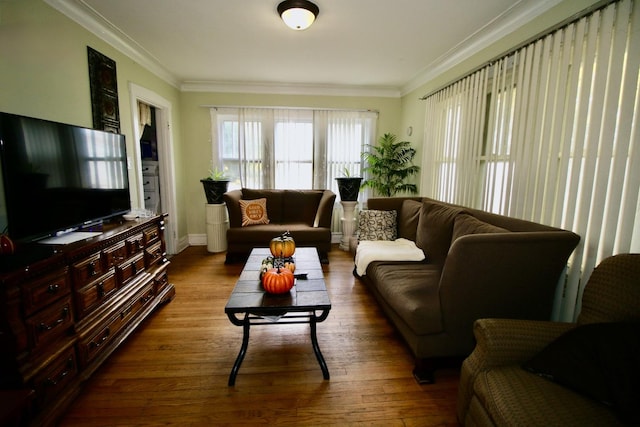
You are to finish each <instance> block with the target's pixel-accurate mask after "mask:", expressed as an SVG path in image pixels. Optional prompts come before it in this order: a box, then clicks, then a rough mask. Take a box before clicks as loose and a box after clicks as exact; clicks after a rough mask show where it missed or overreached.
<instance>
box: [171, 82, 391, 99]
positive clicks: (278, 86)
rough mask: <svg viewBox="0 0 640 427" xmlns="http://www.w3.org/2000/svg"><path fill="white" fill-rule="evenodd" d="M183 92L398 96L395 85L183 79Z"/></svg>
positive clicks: (181, 87) (181, 88)
mask: <svg viewBox="0 0 640 427" xmlns="http://www.w3.org/2000/svg"><path fill="white" fill-rule="evenodd" d="M180 90H181V91H183V92H223V93H255V94H272V95H316V96H317V95H320V96H322V95H327V96H363V97H380V98H400V89H399V88H395V87H374V86H347V85H308V84H294V83H288V84H284V83H266V82H231V81H185V82H183V83H182V85H181V86H180Z"/></svg>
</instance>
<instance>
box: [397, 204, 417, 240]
mask: <svg viewBox="0 0 640 427" xmlns="http://www.w3.org/2000/svg"><path fill="white" fill-rule="evenodd" d="M420 208H422V203H420V202H418V201H416V200H405V201H403V202H402V207H401V208H400V211H399V212H398V237H401V238H403V239H407V240H411V241H413V242H415V241H416V230H417V229H418V220H419V219H420Z"/></svg>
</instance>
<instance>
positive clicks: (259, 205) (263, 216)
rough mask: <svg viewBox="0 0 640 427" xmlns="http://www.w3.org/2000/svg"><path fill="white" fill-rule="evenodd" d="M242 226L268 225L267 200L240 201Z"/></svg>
mask: <svg viewBox="0 0 640 427" xmlns="http://www.w3.org/2000/svg"><path fill="white" fill-rule="evenodd" d="M240 211H241V212H242V226H243V227H246V226H248V225H258V224H269V217H268V216H267V199H266V198H263V199H254V200H240Z"/></svg>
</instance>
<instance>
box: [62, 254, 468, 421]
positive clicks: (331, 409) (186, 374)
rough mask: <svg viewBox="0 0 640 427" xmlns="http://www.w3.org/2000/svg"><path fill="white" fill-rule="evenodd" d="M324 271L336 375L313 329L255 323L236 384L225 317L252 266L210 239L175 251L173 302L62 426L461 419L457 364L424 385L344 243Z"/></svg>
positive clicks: (236, 334) (104, 371)
mask: <svg viewBox="0 0 640 427" xmlns="http://www.w3.org/2000/svg"><path fill="white" fill-rule="evenodd" d="M329 259H330V264H329V265H325V266H323V268H324V272H325V280H326V282H327V288H328V290H329V294H330V296H331V302H332V310H331V313H330V314H329V317H328V319H327V320H326V321H325V322H323V323H319V324H318V328H317V333H318V341H319V344H320V348H321V350H322V353H323V355H324V357H325V360H326V362H327V365H328V368H329V372H330V374H331V379H330V380H328V381H325V380H323V379H322V372H321V371H320V366H319V365H318V362H317V361H316V358H315V356H314V353H313V349H312V347H311V342H310V338H309V326H308V325H278V326H262V327H254V328H252V329H251V336H250V341H249V348H248V350H247V354H246V357H245V360H244V362H243V364H242V366H241V368H240V371H239V373H238V377H237V379H236V384H235V386H234V387H228V386H227V380H228V377H229V372H230V370H231V367H232V366H233V362H234V361H235V358H236V356H237V353H238V350H239V349H240V344H241V341H242V329H241V328H240V327H237V326H233V325H232V324H231V323H230V322H229V320H228V318H227V317H226V315H225V313H224V306H225V304H226V301H227V298H228V296H229V294H230V292H231V290H232V289H233V286H234V284H235V281H236V280H237V277H238V275H239V273H240V271H241V270H242V265H240V264H238V265H225V264H224V254H210V253H208V252H207V250H206V247H205V246H195V247H190V248H188V249H186V250H185V251H183V252H182V253H180V254H178V255H176V256H174V257H173V258H172V260H171V265H170V269H169V278H170V281H171V282H172V283H173V284H174V285H175V287H176V297H175V299H174V300H173V301H172V302H171V303H169V304H167V305H165V306H163V307H161V308H160V309H159V310H158V311H157V312H156V313H155V314H154V315H153V316H151V318H150V319H148V320H147V321H146V322H145V323H144V324H143V325H142V328H141V329H140V330H139V331H137V332H136V333H135V334H134V335H133V336H131V337H130V339H129V340H128V341H127V342H126V343H125V344H124V345H123V346H122V347H121V348H120V349H119V350H118V351H116V352H115V353H114V354H113V356H112V357H111V358H110V360H108V361H107V362H106V363H105V364H104V365H103V366H102V367H101V368H100V369H99V370H98V371H97V372H96V374H95V375H94V377H93V378H92V379H90V380H89V381H88V382H87V385H86V387H85V388H84V391H83V393H82V394H81V396H80V397H79V398H78V399H77V400H76V401H75V402H74V404H73V405H72V406H71V407H70V408H69V410H68V411H67V413H66V415H65V417H63V419H62V420H61V422H60V426H62V427H71V426H166V425H175V426H185V427H187V426H194V427H195V426H238V425H276V426H324V425H326V426H329V425H340V426H364V425H366V426H407V427H408V426H456V425H458V423H457V421H456V418H455V403H456V393H457V385H458V379H459V371H458V370H456V369H450V370H440V371H438V372H437V373H436V384H432V385H419V384H418V383H417V382H416V381H415V380H414V379H413V376H412V374H411V370H412V368H413V359H412V357H411V354H410V352H409V350H408V349H407V348H406V347H405V345H404V343H403V342H402V340H401V339H400V338H399V336H398V334H397V333H396V331H395V330H394V328H393V327H392V326H391V325H390V323H389V322H388V321H387V320H386V318H385V317H384V315H383V313H382V311H381V310H380V309H379V307H378V305H377V304H376V302H375V300H374V299H373V298H372V297H371V295H370V294H369V293H368V291H367V289H366V287H365V286H364V285H363V284H362V283H361V282H360V281H359V280H358V279H356V278H354V276H353V275H352V273H351V271H352V269H353V261H352V259H351V257H350V256H349V255H348V254H347V253H346V252H343V251H341V250H340V249H338V247H337V246H335V247H334V248H333V250H332V251H331V252H330V254H329Z"/></svg>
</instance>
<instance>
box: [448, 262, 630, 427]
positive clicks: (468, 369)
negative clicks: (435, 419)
mask: <svg viewBox="0 0 640 427" xmlns="http://www.w3.org/2000/svg"><path fill="white" fill-rule="evenodd" d="M474 331H475V336H476V338H477V342H478V343H477V346H476V348H475V350H474V351H473V353H472V354H471V356H469V357H468V358H467V359H466V360H465V361H464V363H463V364H462V371H461V375H460V385H459V388H458V405H457V415H458V420H459V421H460V423H461V424H463V425H467V426H496V425H500V426H518V427H520V426H536V425H544V426H563V427H565V426H580V427H582V426H615V425H640V413H638V409H637V404H638V402H639V401H640V389H638V382H639V381H640V366H639V364H638V361H639V359H638V358H639V357H640V254H619V255H615V256H612V257H608V258H606V259H604V260H603V261H602V262H601V263H600V264H599V265H598V267H596V269H595V270H594V271H593V273H592V274H591V277H590V278H589V281H588V283H587V284H586V286H585V289H584V293H583V296H582V309H581V311H580V314H579V316H578V318H577V322H576V323H563V322H544V321H530V320H513V319H480V320H478V321H477V322H476V324H475V326H474ZM604 402H606V403H604Z"/></svg>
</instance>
